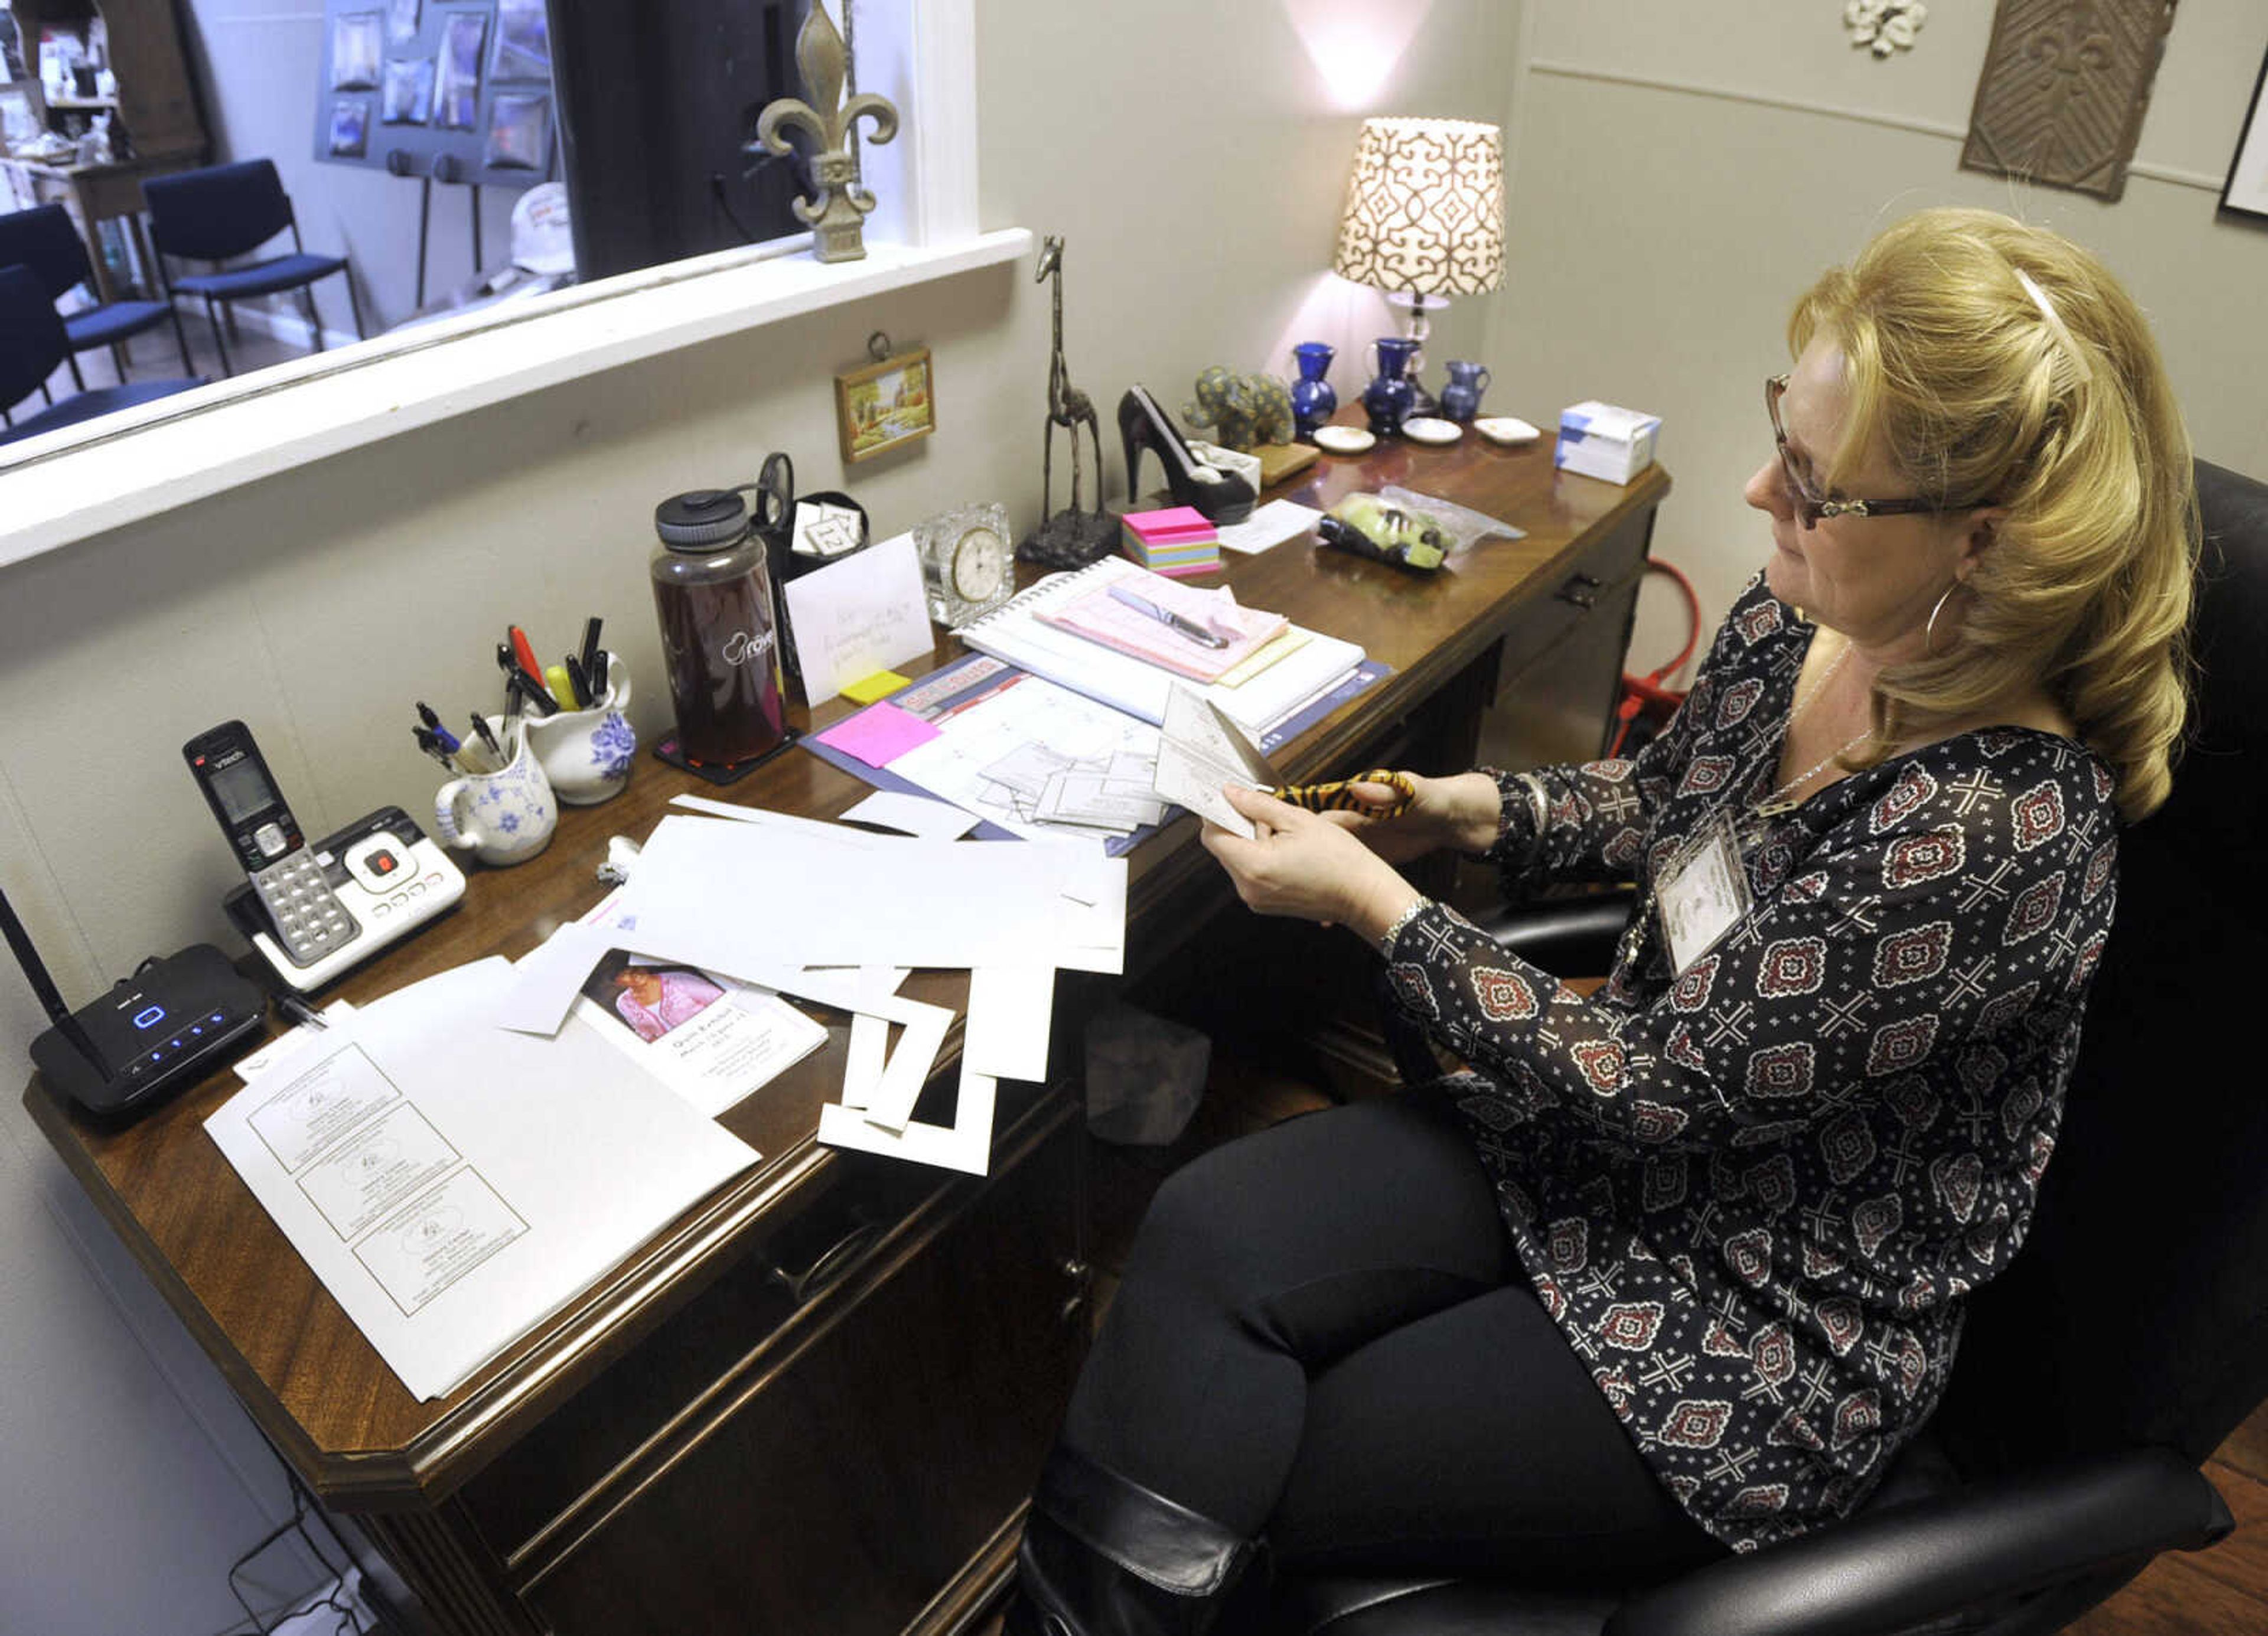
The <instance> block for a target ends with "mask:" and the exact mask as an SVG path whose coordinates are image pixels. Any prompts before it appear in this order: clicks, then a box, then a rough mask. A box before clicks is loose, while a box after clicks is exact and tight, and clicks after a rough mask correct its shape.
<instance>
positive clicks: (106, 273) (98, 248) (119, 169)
mask: <svg viewBox="0 0 2268 1636" xmlns="http://www.w3.org/2000/svg"><path fill="white" fill-rule="evenodd" d="M198 162H199V154H198V153H197V152H195V151H189V152H182V153H161V154H155V155H150V156H146V157H142V158H131V159H120V160H116V161H114V162H113V163H111V164H107V165H44V164H40V163H38V162H36V161H34V160H31V159H4V160H0V165H5V166H7V167H8V168H9V169H10V170H11V171H13V172H15V173H17V174H18V176H19V177H20V178H21V179H22V181H21V185H20V187H19V188H18V189H17V191H18V192H20V193H23V194H26V195H28V196H29V197H30V199H31V201H32V203H34V204H61V205H62V206H63V208H64V209H65V210H69V211H70V217H71V225H73V226H75V227H77V229H78V232H79V237H80V238H81V239H83V240H85V242H86V259H87V262H88V263H89V265H91V266H92V268H93V269H94V290H95V296H96V298H97V299H99V300H100V301H102V302H103V303H104V304H106V305H107V304H108V303H110V302H112V301H116V300H119V299H122V298H124V297H125V296H127V295H129V293H131V292H130V291H125V290H122V289H120V288H118V287H117V286H116V285H115V284H113V283H112V282H111V278H110V269H108V268H107V267H106V266H105V265H104V264H103V260H102V240H101V236H100V234H99V232H97V231H96V230H97V228H98V227H99V225H100V224H102V223H104V222H107V221H108V220H110V219H111V218H112V217H123V218H124V220H125V222H126V231H127V232H128V233H129V234H130V235H131V236H132V238H133V240H134V255H135V260H136V264H137V265H138V266H139V267H140V268H141V269H142V272H143V276H144V277H145V278H147V279H148V280H149V281H150V285H149V287H150V289H151V291H152V292H153V293H154V291H156V289H157V279H158V262H157V259H156V257H155V255H154V254H152V253H151V248H150V240H149V236H148V234H147V233H145V232H144V231H143V227H142V209H143V203H142V184H143V182H144V181H147V180H148V179H149V178H150V177H152V176H169V175H172V174H173V173H174V172H176V171H185V170H189V169H192V168H194V167H195V166H196V165H197V164H198Z"/></svg>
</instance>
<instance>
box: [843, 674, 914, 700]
mask: <svg viewBox="0 0 2268 1636" xmlns="http://www.w3.org/2000/svg"><path fill="white" fill-rule="evenodd" d="M911 686H913V679H912V678H911V677H909V676H902V675H900V674H898V673H897V672H896V671H895V670H878V671H876V672H875V673H874V674H873V675H871V676H861V677H859V678H858V681H856V682H845V683H844V684H843V697H844V698H846V699H855V700H857V701H858V703H859V704H873V702H874V701H875V700H876V699H886V698H887V697H889V696H890V695H891V694H893V693H895V692H896V691H897V690H898V689H901V688H909V687H911Z"/></svg>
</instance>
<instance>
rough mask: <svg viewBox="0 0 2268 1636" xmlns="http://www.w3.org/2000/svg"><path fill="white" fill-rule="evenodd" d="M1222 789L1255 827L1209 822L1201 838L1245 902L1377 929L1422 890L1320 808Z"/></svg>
mask: <svg viewBox="0 0 2268 1636" xmlns="http://www.w3.org/2000/svg"><path fill="white" fill-rule="evenodd" d="M1223 793H1224V794H1225V795H1226V798H1227V800H1228V804H1229V805H1230V806H1232V807H1235V808H1236V810H1237V811H1238V812H1240V813H1241V814H1244V815H1245V816H1246V817H1247V818H1249V819H1250V820H1252V823H1253V828H1254V829H1256V831H1257V832H1258V833H1257V834H1256V836H1255V838H1253V839H1252V840H1246V839H1245V838H1244V837H1243V836H1239V835H1233V834H1231V833H1230V832H1229V831H1228V830H1226V829H1222V828H1221V827H1220V826H1219V824H1211V823H1209V824H1207V825H1205V827H1204V834H1203V835H1202V836H1201V837H1200V838H1201V839H1202V841H1203V842H1204V849H1205V851H1209V852H1211V854H1212V855H1213V856H1214V857H1215V858H1217V859H1219V860H1220V866H1221V867H1222V868H1224V869H1226V870H1227V871H1228V876H1229V879H1230V880H1231V881H1233V882H1234V883H1235V886H1236V895H1238V896H1239V897H1241V898H1242V899H1243V900H1244V902H1245V904H1246V906H1247V907H1248V908H1250V909H1252V910H1256V912H1258V913H1260V914H1263V915H1289V916H1292V917H1296V918H1298V919H1301V920H1314V921H1320V922H1322V924H1323V925H1334V924H1344V925H1347V926H1350V927H1351V928H1352V929H1353V930H1354V931H1355V932H1358V933H1359V934H1361V935H1363V936H1365V937H1375V936H1376V935H1377V934H1378V933H1379V932H1383V931H1384V930H1385V929H1386V928H1387V927H1388V925H1392V924H1393V922H1394V919H1395V917H1396V916H1398V915H1399V914H1401V912H1402V911H1403V910H1404V909H1406V908H1407V907H1409V905H1410V903H1411V902H1412V901H1413V900H1415V899H1416V898H1417V897H1418V891H1417V888H1414V887H1412V886H1411V885H1410V883H1409V882H1408V881H1404V880H1403V878H1402V877H1401V875H1400V874H1398V873H1395V869H1394V866H1392V865H1391V864H1388V862H1386V860H1385V859H1381V857H1379V855H1378V854H1377V853H1375V852H1373V851H1371V850H1370V848H1369V847H1367V846H1366V845H1364V844H1362V842H1360V841H1359V840H1358V839H1356V838H1355V836H1353V835H1352V834H1351V832H1349V831H1348V830H1346V829H1342V828H1341V827H1340V826H1339V825H1337V824H1336V823H1332V822H1329V821H1328V820H1327V819H1325V818H1324V817H1323V816H1322V814H1319V813H1311V812H1306V811H1303V810H1301V809H1300V807H1294V806H1292V804H1291V803H1290V802H1288V801H1279V800H1277V799H1276V798H1275V797H1273V796H1271V795H1263V794H1262V793H1261V792H1259V791H1257V790H1241V789H1238V788H1236V787H1235V786H1234V785H1230V786H1228V787H1227V788H1226V790H1225V791H1224V792H1223Z"/></svg>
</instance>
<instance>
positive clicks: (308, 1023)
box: [276, 994, 331, 1029]
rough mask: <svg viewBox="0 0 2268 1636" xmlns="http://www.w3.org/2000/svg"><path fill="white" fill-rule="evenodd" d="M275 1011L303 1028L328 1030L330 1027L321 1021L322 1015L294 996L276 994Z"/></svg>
mask: <svg viewBox="0 0 2268 1636" xmlns="http://www.w3.org/2000/svg"><path fill="white" fill-rule="evenodd" d="M276 1010H278V1011H280V1012H282V1013H284V1015H285V1016H287V1017H289V1018H291V1021H294V1022H296V1023H298V1024H300V1025H301V1026H302V1027H305V1028H319V1029H320V1028H329V1027H330V1026H331V1025H330V1024H329V1023H328V1022H326V1021H323V1014H322V1013H320V1012H319V1011H317V1010H316V1009H315V1008H314V1007H313V1006H310V1005H309V1004H307V1002H306V1000H303V999H299V998H298V996H296V995H291V994H278V995H277V996H276Z"/></svg>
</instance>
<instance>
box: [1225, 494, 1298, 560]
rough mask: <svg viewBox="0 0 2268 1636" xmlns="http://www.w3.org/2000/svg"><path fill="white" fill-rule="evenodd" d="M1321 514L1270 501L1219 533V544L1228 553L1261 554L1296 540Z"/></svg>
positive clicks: (1291, 503)
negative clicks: (1229, 551) (1260, 552)
mask: <svg viewBox="0 0 2268 1636" xmlns="http://www.w3.org/2000/svg"><path fill="white" fill-rule="evenodd" d="M1321 516H1322V512H1319V511H1316V510H1315V509H1314V507H1313V506H1308V505H1300V503H1299V502H1298V501H1297V500H1270V501H1269V502H1268V504H1267V505H1263V506H1262V507H1261V508H1260V509H1259V510H1258V511H1256V512H1253V513H1252V515H1251V516H1249V517H1248V518H1246V519H1245V520H1243V521H1242V522H1241V523H1231V524H1230V525H1228V526H1227V527H1225V528H1222V529H1221V530H1219V534H1220V542H1221V544H1223V545H1224V546H1226V547H1227V548H1228V549H1230V550H1232V551H1243V552H1246V553H1251V552H1255V551H1264V550H1266V549H1268V548H1269V547H1270V546H1271V545H1281V544H1283V543H1284V542H1285V541H1286V540H1296V539H1298V538H1299V537H1300V535H1301V534H1305V533H1307V531H1308V530H1309V529H1310V528H1313V527H1314V526H1315V520H1316V519H1317V518H1319V517H1321Z"/></svg>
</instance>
